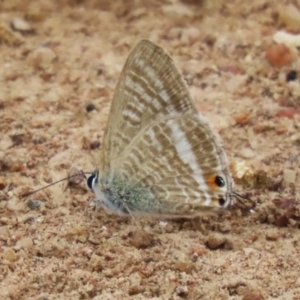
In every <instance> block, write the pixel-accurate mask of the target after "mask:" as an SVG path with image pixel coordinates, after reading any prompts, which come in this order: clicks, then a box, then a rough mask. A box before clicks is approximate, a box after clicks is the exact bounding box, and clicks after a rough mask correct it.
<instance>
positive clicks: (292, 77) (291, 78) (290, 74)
mask: <svg viewBox="0 0 300 300" xmlns="http://www.w3.org/2000/svg"><path fill="white" fill-rule="evenodd" d="M296 79H297V71H295V70H291V71H289V72H288V73H287V74H286V78H285V80H286V81H287V82H289V81H294V80H296Z"/></svg>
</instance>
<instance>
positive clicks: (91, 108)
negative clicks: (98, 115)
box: [85, 103, 96, 113]
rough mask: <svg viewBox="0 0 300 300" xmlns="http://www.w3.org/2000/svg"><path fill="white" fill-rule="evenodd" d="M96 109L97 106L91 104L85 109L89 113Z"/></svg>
mask: <svg viewBox="0 0 300 300" xmlns="http://www.w3.org/2000/svg"><path fill="white" fill-rule="evenodd" d="M95 108H96V106H95V105H94V104H93V103H89V104H87V105H86V107H85V109H86V111H87V112H88V113H89V112H91V111H93V110H94V109H95Z"/></svg>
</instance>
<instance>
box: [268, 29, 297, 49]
mask: <svg viewBox="0 0 300 300" xmlns="http://www.w3.org/2000/svg"><path fill="white" fill-rule="evenodd" d="M273 41H274V42H276V43H277V44H284V45H286V46H287V47H290V48H297V47H299V46H300V34H292V33H288V32H286V31H282V30H281V31H278V32H276V33H275V34H274V36H273Z"/></svg>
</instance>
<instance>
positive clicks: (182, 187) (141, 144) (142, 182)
mask: <svg viewBox="0 0 300 300" xmlns="http://www.w3.org/2000/svg"><path fill="white" fill-rule="evenodd" d="M116 167H117V170H118V172H117V174H118V175H120V178H126V180H127V182H128V186H129V187H130V189H131V190H132V189H133V188H132V186H134V185H136V186H141V187H143V188H145V190H148V191H151V193H152V194H153V195H154V196H153V197H154V199H155V201H147V197H145V200H143V199H141V200H139V201H136V202H134V203H133V202H132V201H131V199H132V197H128V199H127V198H126V197H125V198H124V199H123V201H124V202H125V204H126V201H127V200H128V205H127V206H128V207H129V209H130V210H131V211H132V212H144V213H145V212H147V213H151V214H163V215H168V214H170V215H173V216H176V215H180V216H186V215H189V216H192V215H193V213H194V214H199V212H201V211H204V210H206V208H219V207H221V206H223V207H226V206H227V205H228V204H229V203H230V194H231V190H232V187H233V181H232V178H231V176H230V174H229V170H228V164H227V159H226V155H225V152H224V150H223V148H222V145H221V143H220V141H219V139H218V137H217V136H216V135H215V134H214V133H213V132H212V130H211V128H210V126H209V124H208V123H207V122H206V120H205V119H204V118H203V117H202V116H200V115H195V114H185V115H183V116H167V117H164V118H162V119H161V120H159V121H155V122H152V123H150V124H149V126H147V127H146V128H145V129H144V130H143V131H141V132H140V133H139V135H138V136H137V137H136V138H135V139H134V140H133V141H132V142H131V143H130V144H129V145H128V146H127V147H126V149H125V150H124V152H123V153H122V155H121V156H120V157H119V159H118V160H117V161H116ZM129 198H130V199H129ZM220 201H221V203H220ZM157 202H159V203H160V205H159V209H158V211H157V207H156V203H157Z"/></svg>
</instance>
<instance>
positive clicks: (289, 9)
mask: <svg viewBox="0 0 300 300" xmlns="http://www.w3.org/2000/svg"><path fill="white" fill-rule="evenodd" d="M278 13H279V22H280V23H282V24H283V25H285V26H286V27H287V29H288V30H290V31H298V30H300V11H299V10H298V8H297V7H296V6H294V5H293V4H289V5H282V6H281V7H279V9H278Z"/></svg>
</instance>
